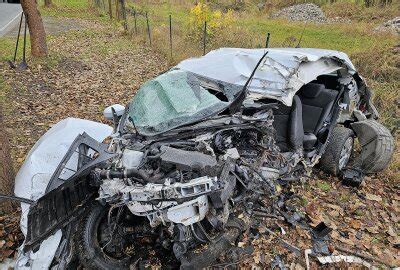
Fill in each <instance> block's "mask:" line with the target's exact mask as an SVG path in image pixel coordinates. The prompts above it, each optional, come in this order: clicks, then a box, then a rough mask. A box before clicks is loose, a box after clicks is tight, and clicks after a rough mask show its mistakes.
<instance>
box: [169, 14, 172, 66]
mask: <svg viewBox="0 0 400 270" xmlns="http://www.w3.org/2000/svg"><path fill="white" fill-rule="evenodd" d="M169 49H170V51H171V59H172V15H171V14H169Z"/></svg>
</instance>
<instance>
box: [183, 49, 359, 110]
mask: <svg viewBox="0 0 400 270" xmlns="http://www.w3.org/2000/svg"><path fill="white" fill-rule="evenodd" d="M266 51H268V54H267V56H266V58H265V59H264V60H263V62H262V64H261V65H260V66H259V68H258V69H257V71H256V73H255V75H254V77H253V79H252V82H251V84H250V86H249V88H248V91H249V96H248V98H250V99H253V100H256V99H260V98H272V99H277V100H279V101H281V102H283V103H284V104H286V105H288V106H290V105H291V104H292V99H293V96H294V95H295V93H296V92H297V91H298V90H299V89H300V88H301V87H302V86H303V85H304V84H307V83H309V82H311V81H313V80H315V79H316V78H317V77H318V76H319V75H323V74H329V73H332V72H334V71H337V70H339V69H344V70H346V71H347V72H348V73H349V74H354V73H356V69H355V67H354V65H353V64H352V63H351V61H350V59H349V57H348V56H347V54H345V53H343V52H338V51H332V50H324V49H311V48H268V49H242V48H221V49H218V50H214V51H211V52H209V53H208V54H206V55H205V56H203V57H200V58H190V59H187V60H184V61H182V62H181V63H179V64H178V65H177V66H176V68H178V69H183V70H186V71H190V72H192V73H194V74H197V75H200V76H203V77H207V78H210V79H214V80H219V81H224V82H227V83H232V84H236V85H241V86H244V85H245V83H246V81H247V80H248V78H249V76H250V74H251V72H252V71H253V69H254V68H255V66H256V65H257V62H258V61H259V60H260V58H261V57H262V56H263V54H264V53H265V52H266Z"/></svg>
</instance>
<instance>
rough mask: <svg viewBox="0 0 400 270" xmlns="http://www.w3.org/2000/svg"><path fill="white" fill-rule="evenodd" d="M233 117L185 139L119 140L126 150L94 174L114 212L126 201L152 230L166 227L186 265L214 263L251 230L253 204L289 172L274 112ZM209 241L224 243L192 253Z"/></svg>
mask: <svg viewBox="0 0 400 270" xmlns="http://www.w3.org/2000/svg"><path fill="white" fill-rule="evenodd" d="M230 121H231V123H230V124H228V125H226V127H225V128H224V129H219V130H218V131H216V132H212V130H213V128H212V126H211V127H210V128H207V129H203V132H198V133H197V132H196V134H194V133H193V132H187V134H184V135H182V133H181V134H179V136H180V138H179V139H165V136H164V137H163V140H158V141H143V140H142V138H140V137H139V136H132V135H130V137H128V138H124V137H123V136H122V137H118V138H114V139H113V140H112V141H111V143H110V149H112V151H115V152H117V153H120V155H119V156H118V157H117V158H115V159H114V160H113V161H112V162H111V163H110V164H109V165H108V166H107V167H106V168H103V169H96V170H95V171H94V172H93V173H92V178H93V179H95V181H96V182H97V183H98V184H99V185H100V187H99V197H98V200H99V201H101V202H102V203H105V204H108V205H111V209H110V211H112V209H113V208H114V207H120V206H127V208H128V209H129V211H130V212H131V214H133V215H135V216H140V217H146V218H147V222H148V225H149V228H148V230H154V229H155V228H159V227H162V228H164V229H162V233H161V234H160V235H162V236H163V237H165V238H166V239H167V240H165V239H164V245H166V246H172V250H173V252H174V254H175V256H176V258H178V259H180V261H181V265H182V266H184V265H185V264H186V265H187V266H188V267H195V268H198V267H205V266H207V264H208V263H209V262H210V261H213V259H214V260H215V259H216V258H218V256H219V255H220V253H221V252H223V251H224V250H225V249H227V248H228V247H229V246H230V243H231V242H232V241H235V240H236V238H237V237H238V236H239V234H240V233H241V232H242V231H244V230H246V228H248V226H249V225H250V224H249V218H248V214H250V213H251V210H252V206H253V205H258V202H259V201H261V200H265V199H268V198H269V197H271V196H272V195H273V194H274V192H275V185H274V182H273V181H274V180H276V179H277V178H278V177H279V175H280V174H281V173H282V172H283V171H284V170H283V169H284V168H286V170H287V166H286V164H287V163H288V162H287V160H286V157H284V156H282V154H281V153H280V152H279V150H278V149H277V146H276V145H275V143H274V139H273V138H274V129H273V128H272V124H271V123H272V113H271V112H265V113H264V115H263V117H262V118H261V120H260V118H255V117H249V118H248V119H240V120H239V119H230ZM234 122H236V123H234ZM239 217H240V218H239ZM125 230H126V229H125ZM131 230H132V229H131ZM133 231H134V230H133ZM209 242H214V245H212V246H213V247H215V245H217V246H218V244H217V243H216V242H218V243H219V245H222V246H223V247H224V248H218V250H216V249H214V250H207V252H204V253H202V254H203V257H202V256H193V254H192V253H191V252H192V251H193V250H194V249H195V248H196V247H197V246H198V245H201V244H204V243H209ZM210 247H211V245H210ZM190 257H193V258H190ZM194 257H196V258H194ZM200 257H201V258H200ZM189 258H190V259H189Z"/></svg>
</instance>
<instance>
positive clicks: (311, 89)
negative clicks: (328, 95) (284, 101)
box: [300, 83, 325, 98]
mask: <svg viewBox="0 0 400 270" xmlns="http://www.w3.org/2000/svg"><path fill="white" fill-rule="evenodd" d="M324 89H325V86H324V85H323V84H318V83H308V84H306V85H303V87H302V88H301V89H300V95H302V96H303V97H306V98H316V97H318V95H319V94H320V93H321V92H322V91H324Z"/></svg>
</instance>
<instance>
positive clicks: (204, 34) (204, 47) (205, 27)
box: [203, 21, 207, 55]
mask: <svg viewBox="0 0 400 270" xmlns="http://www.w3.org/2000/svg"><path fill="white" fill-rule="evenodd" d="M206 38H207V21H204V33H203V55H205V54H206Z"/></svg>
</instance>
